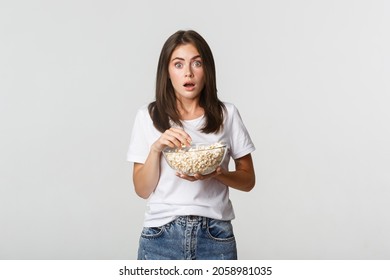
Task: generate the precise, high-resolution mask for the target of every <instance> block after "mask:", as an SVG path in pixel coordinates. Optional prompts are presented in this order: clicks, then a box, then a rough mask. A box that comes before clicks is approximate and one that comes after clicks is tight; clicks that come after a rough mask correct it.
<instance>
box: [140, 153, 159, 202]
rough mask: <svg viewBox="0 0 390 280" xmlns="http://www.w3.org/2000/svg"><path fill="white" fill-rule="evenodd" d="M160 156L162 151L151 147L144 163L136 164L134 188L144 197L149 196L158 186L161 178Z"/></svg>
mask: <svg viewBox="0 0 390 280" xmlns="http://www.w3.org/2000/svg"><path fill="white" fill-rule="evenodd" d="M160 158H161V152H159V151H155V150H153V149H151V150H150V152H149V155H148V157H147V159H146V161H145V163H144V164H140V163H136V164H134V172H133V182H134V188H135V192H136V193H137V195H139V196H140V197H142V198H145V199H146V198H148V197H149V196H150V194H151V193H152V192H153V191H154V189H155V188H156V186H157V183H158V180H159V178H160Z"/></svg>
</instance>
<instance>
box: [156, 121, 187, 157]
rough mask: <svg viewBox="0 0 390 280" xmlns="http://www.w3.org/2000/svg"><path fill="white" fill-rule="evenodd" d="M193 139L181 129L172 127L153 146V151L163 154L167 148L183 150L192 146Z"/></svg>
mask: <svg viewBox="0 0 390 280" xmlns="http://www.w3.org/2000/svg"><path fill="white" fill-rule="evenodd" d="M191 142H192V140H191V137H190V135H188V134H187V133H186V132H185V131H184V130H183V129H181V128H174V127H171V128H170V129H167V130H165V132H164V133H163V134H161V136H160V138H158V139H157V141H156V142H154V143H153V144H152V147H151V148H152V150H154V151H157V152H162V150H163V149H164V148H165V147H171V148H175V147H177V148H181V147H183V146H190V145H191Z"/></svg>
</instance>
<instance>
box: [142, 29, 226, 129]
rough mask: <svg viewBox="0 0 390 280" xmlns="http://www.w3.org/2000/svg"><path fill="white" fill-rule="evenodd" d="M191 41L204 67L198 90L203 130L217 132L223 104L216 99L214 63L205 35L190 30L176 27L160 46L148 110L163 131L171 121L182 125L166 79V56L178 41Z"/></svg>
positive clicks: (221, 125) (169, 55) (168, 80)
mask: <svg viewBox="0 0 390 280" xmlns="http://www.w3.org/2000/svg"><path fill="white" fill-rule="evenodd" d="M185 44H192V45H194V46H195V48H196V49H197V50H198V52H199V54H200V56H201V58H202V65H203V71H204V78H205V85H204V88H203V90H202V91H201V93H200V99H199V105H200V106H201V107H202V108H203V109H204V114H205V124H204V126H203V127H202V128H201V131H202V132H204V133H216V132H218V131H220V130H221V129H222V128H223V113H224V110H225V105H224V104H223V102H222V101H220V100H219V99H218V96H217V85H216V73H215V63H214V58H213V54H212V52H211V49H210V47H209V45H208V44H207V42H206V41H205V39H203V37H202V36H200V35H199V34H198V33H197V32H195V31H193V30H187V31H183V30H179V31H177V32H176V33H174V34H173V35H171V36H170V37H169V38H168V39H167V41H166V42H165V44H164V45H163V47H162V50H161V53H160V58H159V61H158V66H157V78H156V97H155V98H156V100H155V101H154V102H152V103H150V104H149V107H148V109H149V114H150V116H151V118H152V120H153V124H154V126H155V127H156V129H157V130H159V131H160V132H164V131H165V130H167V129H169V128H170V127H171V122H173V123H175V124H177V125H179V126H181V127H182V126H183V125H182V123H181V121H180V115H179V111H178V109H177V104H176V95H175V91H174V88H173V86H172V83H171V81H170V79H169V72H168V66H169V60H170V59H171V56H172V53H173V51H174V50H175V49H176V48H177V47H178V46H180V45H185Z"/></svg>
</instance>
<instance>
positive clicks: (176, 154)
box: [163, 143, 227, 176]
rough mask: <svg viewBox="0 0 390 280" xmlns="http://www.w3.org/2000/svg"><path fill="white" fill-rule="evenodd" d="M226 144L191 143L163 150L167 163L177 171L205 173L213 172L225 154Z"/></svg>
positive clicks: (187, 173) (190, 173) (190, 174)
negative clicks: (188, 145) (186, 145)
mask: <svg viewBox="0 0 390 280" xmlns="http://www.w3.org/2000/svg"><path fill="white" fill-rule="evenodd" d="M226 151H227V148H226V145H225V144H223V143H215V144H192V145H191V146H190V147H183V148H170V147H167V148H165V149H164V150H163V155H164V158H165V160H166V161H167V163H168V165H169V166H170V167H171V168H172V169H173V170H176V171H177V172H179V173H182V174H186V175H188V176H193V175H195V174H197V173H198V174H201V175H207V174H210V173H212V172H214V171H215V170H216V169H217V167H218V166H219V165H220V164H221V163H222V161H223V159H224V158H225V155H226Z"/></svg>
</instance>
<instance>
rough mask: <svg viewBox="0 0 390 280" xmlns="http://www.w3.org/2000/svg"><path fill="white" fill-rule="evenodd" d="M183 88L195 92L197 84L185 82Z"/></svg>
mask: <svg viewBox="0 0 390 280" xmlns="http://www.w3.org/2000/svg"><path fill="white" fill-rule="evenodd" d="M187 84H190V85H187ZM186 85H187V86H186ZM183 87H184V89H185V90H187V91H193V90H194V89H195V87H196V84H195V83H194V82H192V81H188V82H185V83H184V84H183Z"/></svg>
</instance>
